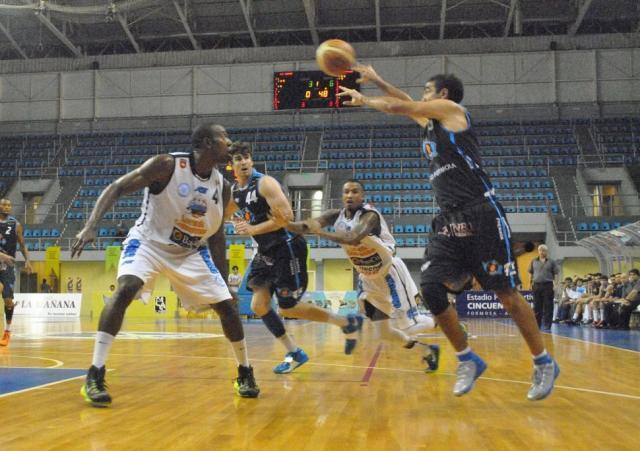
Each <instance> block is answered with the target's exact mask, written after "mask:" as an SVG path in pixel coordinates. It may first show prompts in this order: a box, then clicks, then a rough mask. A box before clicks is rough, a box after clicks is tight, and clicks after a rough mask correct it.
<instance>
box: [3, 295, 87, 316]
mask: <svg viewBox="0 0 640 451" xmlns="http://www.w3.org/2000/svg"><path fill="white" fill-rule="evenodd" d="M14 301H15V303H16V306H15V309H14V311H13V314H14V315H28V316H38V317H46V318H77V317H79V316H80V307H81V306H82V294H81V293H49V294H36V293H16V295H15V299H14Z"/></svg>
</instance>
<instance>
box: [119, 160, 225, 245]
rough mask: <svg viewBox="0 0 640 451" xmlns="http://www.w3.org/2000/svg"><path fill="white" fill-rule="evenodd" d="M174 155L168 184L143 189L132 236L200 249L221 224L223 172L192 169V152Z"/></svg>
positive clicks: (131, 232)
mask: <svg viewBox="0 0 640 451" xmlns="http://www.w3.org/2000/svg"><path fill="white" fill-rule="evenodd" d="M171 155H173V157H174V159H175V166H174V170H173V175H172V176H171V180H170V181H169V184H168V185H167V186H166V187H165V188H164V189H163V190H162V192H160V193H159V194H153V193H151V192H149V188H145V190H144V200H143V202H142V214H141V215H140V217H139V218H138V220H137V221H136V224H135V225H134V226H133V228H132V229H131V231H130V232H129V237H136V238H142V239H146V240H150V241H154V242H156V243H161V244H165V245H169V246H171V247H173V246H175V247H176V248H179V247H181V248H184V249H197V248H198V247H200V246H202V245H205V244H206V240H207V238H209V237H210V236H211V235H213V234H214V233H216V232H217V231H218V229H219V228H220V226H221V224H222V219H223V217H222V215H223V208H224V207H223V205H222V189H223V186H224V181H223V178H222V174H220V172H219V171H218V170H217V169H216V168H213V169H212V171H211V175H210V176H209V178H208V179H206V180H205V179H201V178H200V177H198V176H197V175H195V174H194V173H193V171H192V170H191V163H190V161H189V154H188V153H183V152H176V153H172V154H171Z"/></svg>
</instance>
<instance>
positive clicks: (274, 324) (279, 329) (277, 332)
mask: <svg viewBox="0 0 640 451" xmlns="http://www.w3.org/2000/svg"><path fill="white" fill-rule="evenodd" d="M260 319H262V322H263V323H264V325H265V326H267V329H269V332H271V334H273V336H274V337H276V338H280V337H282V336H283V335H284V334H285V333H287V332H286V330H285V328H284V324H283V323H282V320H281V319H280V317H279V316H278V314H277V313H276V312H274V311H273V309H270V310H269V312H267V314H266V315H264V316H261V317H260Z"/></svg>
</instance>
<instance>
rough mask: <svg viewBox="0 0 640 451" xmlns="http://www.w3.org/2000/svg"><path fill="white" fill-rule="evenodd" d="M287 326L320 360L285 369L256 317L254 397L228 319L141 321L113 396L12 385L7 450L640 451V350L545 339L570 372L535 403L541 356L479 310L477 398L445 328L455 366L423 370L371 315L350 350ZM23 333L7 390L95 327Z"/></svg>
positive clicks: (80, 343) (3, 407) (74, 385)
mask: <svg viewBox="0 0 640 451" xmlns="http://www.w3.org/2000/svg"><path fill="white" fill-rule="evenodd" d="M288 327H289V328H290V330H291V331H292V332H293V334H294V335H295V337H296V339H297V340H298V342H299V344H300V345H301V346H302V347H303V348H304V349H305V351H306V352H307V353H308V354H309V356H310V358H311V360H310V361H309V363H308V364H306V365H305V366H303V367H301V368H299V369H298V370H297V371H296V372H295V373H293V374H290V375H275V374H274V373H273V372H272V371H271V369H272V367H273V366H274V365H275V364H276V363H277V362H278V361H279V360H280V359H281V358H282V356H283V355H284V352H283V351H282V349H281V348H280V344H279V343H276V342H275V341H274V340H273V339H272V338H271V337H270V336H269V335H268V334H267V332H266V330H265V329H264V327H263V326H262V324H261V323H259V322H256V321H254V322H252V323H250V324H248V325H247V326H246V333H247V337H248V340H249V346H250V353H251V356H252V360H253V365H254V367H255V370H256V377H257V380H258V383H259V385H260V388H261V390H262V392H261V394H260V397H259V398H258V399H240V398H238V397H236V396H235V395H234V392H233V389H232V385H231V381H232V378H233V377H234V375H235V367H234V360H233V357H232V354H231V352H230V349H229V347H228V345H227V343H226V341H225V340H224V338H222V337H221V328H220V325H219V324H218V323H217V322H215V321H210V320H180V321H167V322H136V320H135V319H130V320H127V321H126V322H125V327H124V331H126V332H127V334H126V335H127V339H124V338H123V339H117V340H116V342H115V344H114V347H113V349H112V353H111V357H110V359H109V361H108V364H107V366H108V368H109V369H110V372H109V373H108V376H107V381H108V383H109V387H110V392H111V394H112V396H113V398H114V403H113V405H112V407H111V408H107V409H97V408H93V407H91V406H89V405H86V404H85V403H84V401H83V400H82V399H81V397H80V395H79V389H80V385H81V378H82V376H80V377H76V378H75V379H70V380H66V381H64V380H63V381H61V382H58V383H54V384H50V385H40V386H36V387H32V388H27V389H24V390H23V391H19V392H14V393H8V394H3V395H1V396H0V418H1V421H0V450H5V451H6V450H50V449H51V450H76V449H77V450H92V451H99V450H146V449H150V450H155V449H162V450H173V449H177V450H191V449H194V450H244V449H255V450H344V451H346V450H440V449H442V450H476V449H477V450H528V449H531V450H534V449H535V450H547V449H549V450H551V449H553V450H594V449H597V450H601V449H612V450H614V449H615V450H632V449H634V450H637V449H640V439H639V438H638V437H639V434H638V432H639V431H640V422H639V419H640V353H638V352H634V351H628V350H623V349H617V348H613V347H608V346H603V345H598V344H593V343H586V342H582V341H578V340H575V339H569V338H563V337H558V336H552V335H545V340H546V344H547V348H548V349H549V350H550V351H551V352H552V353H553V355H554V356H555V357H556V358H557V360H558V362H559V363H560V365H561V369H562V373H561V375H560V378H559V379H558V381H557V384H558V385H557V388H556V390H555V391H554V393H553V394H552V396H551V397H550V398H548V399H547V400H545V401H542V402H535V403H533V402H530V401H527V399H526V393H527V389H528V387H529V384H530V372H531V366H530V357H529V356H528V353H527V352H526V348H525V346H524V343H523V342H522V340H521V338H520V337H519V336H518V334H517V331H516V329H515V328H514V327H513V326H510V325H509V324H507V323H503V322H499V321H496V320H473V321H472V322H471V323H470V327H471V333H472V334H474V335H476V336H477V338H475V339H473V341H472V346H473V347H474V348H475V350H476V351H477V352H479V353H480V354H481V355H482V356H483V357H485V359H486V360H487V362H488V363H489V369H488V370H487V371H486V372H485V375H484V377H482V379H481V380H480V381H479V382H478V384H477V386H476V388H475V389H474V390H473V391H472V392H471V393H470V394H468V395H467V396H465V397H462V398H455V397H454V396H453V395H452V394H451V389H452V385H453V382H454V374H453V373H454V371H455V359H454V355H453V354H452V352H451V348H450V347H449V346H448V345H447V344H446V343H445V340H444V338H443V337H442V335H440V334H438V333H435V334H434V335H433V336H430V337H426V338H425V340H426V341H431V342H433V343H439V344H441V345H442V346H443V351H444V352H443V356H442V362H441V369H440V370H439V372H437V373H435V374H425V372H424V371H423V365H422V363H421V351H419V350H416V349H413V350H405V349H402V348H401V347H400V346H399V345H396V344H393V343H388V342H381V341H380V340H379V339H378V338H377V336H376V335H375V333H374V331H373V330H372V328H371V325H370V324H365V330H364V332H363V334H362V342H361V344H360V346H359V348H358V349H357V350H356V352H355V353H354V354H353V355H351V356H346V355H344V354H343V353H342V345H343V336H342V334H341V332H340V331H339V330H337V329H336V328H334V327H331V326H326V325H323V324H313V323H295V322H294V323H289V326H288ZM14 330H15V332H14V337H15V338H14V340H13V341H12V343H11V346H10V347H9V348H8V349H2V350H0V375H2V374H4V376H2V377H5V379H4V380H2V379H1V378H0V388H1V387H2V384H4V385H5V388H6V384H7V381H6V376H7V375H6V372H7V371H9V370H8V368H11V369H12V370H11V371H23V369H24V370H25V371H27V372H34V371H37V370H33V369H32V368H45V367H51V368H54V369H56V370H60V369H70V368H79V369H85V368H86V367H87V366H88V365H89V364H90V361H91V355H92V349H93V340H92V339H90V338H89V335H90V333H93V332H94V331H95V324H94V323H91V322H89V321H83V322H82V323H76V324H71V323H39V324H35V325H30V326H29V327H27V326H26V325H25V324H20V323H18V324H16V325H15V327H14ZM83 332H87V333H86V334H83ZM137 332H143V333H140V334H138V333H137ZM152 332H153V333H156V335H154V334H151V333H152ZM176 333H178V335H176ZM201 334H209V335H205V336H203V335H201ZM70 337H74V338H70ZM84 337H87V338H84ZM141 337H142V338H141ZM176 337H180V338H176ZM2 371H4V373H3V372H2ZM19 374H22V373H19ZM25 374H27V373H25ZM15 377H18V376H15ZM20 377H22V376H20Z"/></svg>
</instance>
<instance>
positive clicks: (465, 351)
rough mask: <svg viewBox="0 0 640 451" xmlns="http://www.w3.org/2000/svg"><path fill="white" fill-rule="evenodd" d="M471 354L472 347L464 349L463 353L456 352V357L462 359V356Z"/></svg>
mask: <svg viewBox="0 0 640 451" xmlns="http://www.w3.org/2000/svg"><path fill="white" fill-rule="evenodd" d="M470 352H471V347H470V346H467V347H466V348H464V349H463V350H462V351H460V352H456V355H457V356H458V357H460V356H461V355H465V354H469V353H470Z"/></svg>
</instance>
